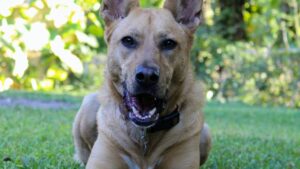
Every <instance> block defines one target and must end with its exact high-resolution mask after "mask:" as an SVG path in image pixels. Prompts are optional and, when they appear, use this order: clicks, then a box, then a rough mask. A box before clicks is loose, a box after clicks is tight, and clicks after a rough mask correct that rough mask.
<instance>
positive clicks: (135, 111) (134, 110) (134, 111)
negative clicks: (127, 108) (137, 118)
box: [132, 107, 139, 115]
mask: <svg viewBox="0 0 300 169" xmlns="http://www.w3.org/2000/svg"><path fill="white" fill-rule="evenodd" d="M132 111H133V113H134V114H135V115H138V114H139V112H138V110H137V109H136V108H135V107H133V108H132Z"/></svg>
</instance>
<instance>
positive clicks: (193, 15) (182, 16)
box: [164, 0, 203, 32]
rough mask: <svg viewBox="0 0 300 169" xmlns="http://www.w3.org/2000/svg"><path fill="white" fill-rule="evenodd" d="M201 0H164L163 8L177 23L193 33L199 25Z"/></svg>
mask: <svg viewBox="0 0 300 169" xmlns="http://www.w3.org/2000/svg"><path fill="white" fill-rule="evenodd" d="M202 3H203V0H166V2H165V4H164V8H166V9H168V10H169V11H171V13H172V14H173V16H174V17H175V19H176V20H177V22H179V23H181V24H183V25H185V26H186V27H187V28H188V29H190V30H191V31H192V32H195V30H196V29H197V27H198V26H199V25H200V21H201V13H202Z"/></svg>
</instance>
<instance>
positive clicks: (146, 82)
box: [135, 66, 159, 86]
mask: <svg viewBox="0 0 300 169" xmlns="http://www.w3.org/2000/svg"><path fill="white" fill-rule="evenodd" d="M135 80H136V82H137V83H138V84H140V85H142V86H152V85H155V84H157V82H158V80H159V70H158V69H157V68H155V67H146V66H138V67H137V68H136V70H135Z"/></svg>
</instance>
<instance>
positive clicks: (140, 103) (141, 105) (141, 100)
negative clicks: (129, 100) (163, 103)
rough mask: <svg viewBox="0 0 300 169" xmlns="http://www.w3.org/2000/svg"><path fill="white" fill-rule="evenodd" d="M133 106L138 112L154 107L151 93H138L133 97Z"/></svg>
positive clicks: (145, 111) (146, 111)
mask: <svg viewBox="0 0 300 169" xmlns="http://www.w3.org/2000/svg"><path fill="white" fill-rule="evenodd" d="M133 103H134V107H135V108H136V109H137V110H138V111H139V112H140V113H148V112H149V111H150V110H152V109H153V107H155V98H154V97H153V96H151V95H145V94H142V95H139V96H136V97H134V98H133Z"/></svg>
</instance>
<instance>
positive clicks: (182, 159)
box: [157, 133, 200, 169]
mask: <svg viewBox="0 0 300 169" xmlns="http://www.w3.org/2000/svg"><path fill="white" fill-rule="evenodd" d="M199 136H200V133H198V134H196V135H195V136H193V137H191V138H189V139H188V140H186V141H185V142H182V143H180V145H176V146H174V148H171V149H170V151H168V152H167V153H166V154H165V155H164V156H163V159H162V163H161V164H160V165H159V166H158V168H157V169H183V168H184V169H199V166H200V163H199V161H200V160H199V158H200V153H199Z"/></svg>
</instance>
